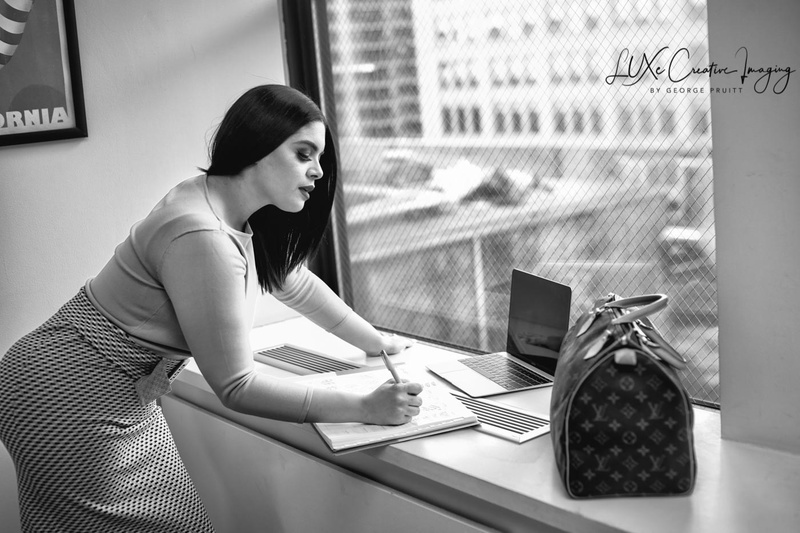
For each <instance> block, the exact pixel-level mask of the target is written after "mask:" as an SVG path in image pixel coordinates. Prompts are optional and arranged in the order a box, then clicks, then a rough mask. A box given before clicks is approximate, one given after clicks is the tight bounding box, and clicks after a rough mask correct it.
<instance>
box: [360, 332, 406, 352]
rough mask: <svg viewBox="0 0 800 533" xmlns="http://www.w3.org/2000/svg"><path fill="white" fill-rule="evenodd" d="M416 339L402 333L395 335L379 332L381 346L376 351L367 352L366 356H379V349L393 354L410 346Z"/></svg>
mask: <svg viewBox="0 0 800 533" xmlns="http://www.w3.org/2000/svg"><path fill="white" fill-rule="evenodd" d="M415 342H416V341H415V340H414V339H409V338H408V337H403V336H402V335H395V334H394V333H381V344H382V347H381V349H380V350H378V351H377V352H374V353H373V352H367V357H379V356H380V355H381V350H385V351H386V353H387V354H389V355H394V354H396V353H400V352H402V351H403V350H405V349H406V348H410V347H412V346H413V345H414V343H415Z"/></svg>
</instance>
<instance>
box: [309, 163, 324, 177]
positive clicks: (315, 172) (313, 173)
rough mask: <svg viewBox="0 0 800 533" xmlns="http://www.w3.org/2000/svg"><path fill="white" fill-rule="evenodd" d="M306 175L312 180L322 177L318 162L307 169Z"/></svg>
mask: <svg viewBox="0 0 800 533" xmlns="http://www.w3.org/2000/svg"><path fill="white" fill-rule="evenodd" d="M308 177H310V178H311V179H313V180H318V179H320V178H321V177H322V166H321V165H320V164H319V162H317V164H315V165H314V166H312V167H311V168H310V169H309V171H308Z"/></svg>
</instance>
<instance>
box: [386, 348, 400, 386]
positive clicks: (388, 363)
mask: <svg viewBox="0 0 800 533" xmlns="http://www.w3.org/2000/svg"><path fill="white" fill-rule="evenodd" d="M381 357H382V358H383V364H385V365H386V368H388V369H389V372H391V373H392V377H393V378H394V382H395V383H400V375H399V374H398V373H397V369H396V368H395V367H394V365H393V364H392V362H391V361H390V360H389V356H388V355H387V354H386V350H381Z"/></svg>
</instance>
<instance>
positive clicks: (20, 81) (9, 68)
mask: <svg viewBox="0 0 800 533" xmlns="http://www.w3.org/2000/svg"><path fill="white" fill-rule="evenodd" d="M86 136H87V130H86V115H85V112H84V107H83V85H82V83H81V69H80V59H79V57H78V36H77V33H76V30H75V6H74V3H73V0H47V1H33V0H0V146H3V145H10V144H22V143H32V142H41V141H52V140H57V139H70V138H75V137H86Z"/></svg>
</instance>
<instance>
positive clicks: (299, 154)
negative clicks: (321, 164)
mask: <svg viewBox="0 0 800 533" xmlns="http://www.w3.org/2000/svg"><path fill="white" fill-rule="evenodd" d="M297 157H298V158H299V159H300V161H311V154H308V153H305V152H297Z"/></svg>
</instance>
